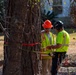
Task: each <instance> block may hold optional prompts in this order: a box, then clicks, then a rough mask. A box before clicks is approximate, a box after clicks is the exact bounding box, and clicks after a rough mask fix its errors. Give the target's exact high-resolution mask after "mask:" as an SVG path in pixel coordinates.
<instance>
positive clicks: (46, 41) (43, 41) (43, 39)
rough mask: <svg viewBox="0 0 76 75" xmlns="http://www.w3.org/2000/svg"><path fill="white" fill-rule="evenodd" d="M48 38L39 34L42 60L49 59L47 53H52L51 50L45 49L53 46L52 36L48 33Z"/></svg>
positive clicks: (43, 34)
mask: <svg viewBox="0 0 76 75" xmlns="http://www.w3.org/2000/svg"><path fill="white" fill-rule="evenodd" d="M49 36H50V38H49V37H48V35H47V34H46V33H44V32H42V33H41V50H42V52H43V54H42V59H50V58H51V57H50V56H49V55H48V54H49V53H51V52H52V50H49V49H47V50H46V49H45V48H46V47H47V46H50V45H53V44H54V35H53V34H52V33H51V32H49Z"/></svg>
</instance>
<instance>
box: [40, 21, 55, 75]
mask: <svg viewBox="0 0 76 75" xmlns="http://www.w3.org/2000/svg"><path fill="white" fill-rule="evenodd" d="M42 26H43V28H44V30H42V31H41V51H42V52H43V53H42V54H41V57H42V75H47V72H48V73H50V67H51V62H52V61H51V56H50V54H51V53H52V50H51V51H50V50H49V49H46V47H47V46H49V45H53V44H54V35H53V34H52V33H51V32H50V29H51V28H52V27H53V25H52V23H51V21H50V20H46V21H45V22H44V23H43V24H42Z"/></svg>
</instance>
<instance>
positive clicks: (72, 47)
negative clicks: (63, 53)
mask: <svg viewBox="0 0 76 75" xmlns="http://www.w3.org/2000/svg"><path fill="white" fill-rule="evenodd" d="M3 38H4V37H3V36H0V61H2V60H3V42H4V41H3V40H4V39H3ZM67 54H68V55H73V54H74V55H76V38H72V39H71V41H70V44H69V49H68V52H67ZM0 75H2V63H0ZM58 75H62V74H58ZM64 75H68V74H64ZM71 75H72V74H71ZM73 75H76V74H73Z"/></svg>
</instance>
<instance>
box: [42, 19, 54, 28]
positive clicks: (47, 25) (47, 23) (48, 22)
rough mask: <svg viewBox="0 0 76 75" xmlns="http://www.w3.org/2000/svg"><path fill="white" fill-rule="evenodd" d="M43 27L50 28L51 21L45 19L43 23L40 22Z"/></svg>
mask: <svg viewBox="0 0 76 75" xmlns="http://www.w3.org/2000/svg"><path fill="white" fill-rule="evenodd" d="M42 26H43V28H52V27H53V25H52V23H51V21H50V20H46V21H45V22H44V23H43V24H42Z"/></svg>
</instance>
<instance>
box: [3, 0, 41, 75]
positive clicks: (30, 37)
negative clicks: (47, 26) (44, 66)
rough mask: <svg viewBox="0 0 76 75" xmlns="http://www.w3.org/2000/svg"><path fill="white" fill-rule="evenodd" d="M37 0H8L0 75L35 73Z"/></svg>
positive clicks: (37, 29) (38, 36) (37, 44)
mask: <svg viewBox="0 0 76 75" xmlns="http://www.w3.org/2000/svg"><path fill="white" fill-rule="evenodd" d="M38 1H39V0H7V4H8V6H7V8H6V9H7V10H6V17H5V19H6V21H8V22H9V24H8V23H6V27H7V28H8V29H7V31H8V32H9V38H7V37H6V36H5V44H6V43H8V45H5V47H4V66H3V75H34V74H35V75H37V74H38V63H37V62H38V60H37V54H36V53H34V52H33V51H39V50H40V31H41V30H40V5H39V2H38Z"/></svg>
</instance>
